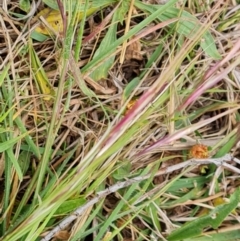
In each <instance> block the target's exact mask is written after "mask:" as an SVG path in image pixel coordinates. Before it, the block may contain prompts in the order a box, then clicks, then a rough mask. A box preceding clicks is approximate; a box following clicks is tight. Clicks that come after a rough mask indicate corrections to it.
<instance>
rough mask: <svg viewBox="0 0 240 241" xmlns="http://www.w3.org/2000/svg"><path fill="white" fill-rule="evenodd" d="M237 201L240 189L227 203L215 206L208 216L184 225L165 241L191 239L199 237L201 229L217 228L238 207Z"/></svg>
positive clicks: (239, 197) (239, 198)
mask: <svg viewBox="0 0 240 241" xmlns="http://www.w3.org/2000/svg"><path fill="white" fill-rule="evenodd" d="M239 201H240V188H238V189H237V190H236V191H235V192H234V193H233V194H232V195H231V197H230V201H229V203H227V204H223V205H220V206H217V207H216V208H214V209H213V210H212V211H211V212H210V213H209V214H208V215H205V216H202V217H200V218H197V219H195V220H194V221H191V222H188V223H186V224H185V225H183V226H182V227H181V228H179V229H177V230H176V231H174V232H172V233H171V234H170V235H169V236H168V238H167V240H169V241H177V240H183V239H186V238H192V237H196V236H198V235H201V233H202V232H203V229H204V228H206V227H212V228H214V229H216V228H218V227H219V225H221V223H222V222H223V221H224V219H225V218H226V217H227V216H228V215H229V214H230V213H231V212H232V211H233V210H234V209H235V208H236V207H237V206H238V203H239Z"/></svg>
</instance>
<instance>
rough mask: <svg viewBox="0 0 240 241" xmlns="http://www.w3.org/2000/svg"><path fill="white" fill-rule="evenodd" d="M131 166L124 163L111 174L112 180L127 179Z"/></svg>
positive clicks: (128, 163) (128, 162) (127, 162)
mask: <svg viewBox="0 0 240 241" xmlns="http://www.w3.org/2000/svg"><path fill="white" fill-rule="evenodd" d="M131 166H132V165H131V163H130V161H128V160H127V161H125V162H124V163H123V165H121V166H120V167H119V168H117V170H116V171H115V172H114V173H113V178H115V179H116V180H123V179H124V180H125V178H127V177H128V176H129V174H130V171H131Z"/></svg>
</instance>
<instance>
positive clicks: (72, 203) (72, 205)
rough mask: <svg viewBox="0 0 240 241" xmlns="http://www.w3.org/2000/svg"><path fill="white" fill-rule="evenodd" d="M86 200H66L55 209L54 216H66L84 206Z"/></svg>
mask: <svg viewBox="0 0 240 241" xmlns="http://www.w3.org/2000/svg"><path fill="white" fill-rule="evenodd" d="M85 203H86V200H85V199H84V198H75V199H71V200H67V201H65V202H63V203H62V204H61V206H60V207H59V208H58V209H57V211H56V212H55V213H54V215H66V214H68V213H70V212H72V211H74V210H75V209H77V208H78V207H80V206H82V205H84V204H85Z"/></svg>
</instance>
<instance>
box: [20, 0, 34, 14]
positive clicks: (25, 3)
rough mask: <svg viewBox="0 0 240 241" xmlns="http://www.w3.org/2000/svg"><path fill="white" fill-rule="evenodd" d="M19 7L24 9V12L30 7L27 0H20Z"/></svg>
mask: <svg viewBox="0 0 240 241" xmlns="http://www.w3.org/2000/svg"><path fill="white" fill-rule="evenodd" d="M19 7H20V8H21V9H22V10H23V11H25V12H29V10H30V9H31V4H30V1H29V0H20V1H19Z"/></svg>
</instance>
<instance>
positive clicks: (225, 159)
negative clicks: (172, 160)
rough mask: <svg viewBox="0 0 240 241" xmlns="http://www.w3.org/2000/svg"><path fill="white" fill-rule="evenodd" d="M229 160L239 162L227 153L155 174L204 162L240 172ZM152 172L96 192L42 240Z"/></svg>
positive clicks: (190, 161)
mask: <svg viewBox="0 0 240 241" xmlns="http://www.w3.org/2000/svg"><path fill="white" fill-rule="evenodd" d="M229 161H235V162H237V163H239V160H238V159H237V158H233V157H232V156H231V155H230V154H226V155H225V156H223V157H220V158H210V159H190V160H188V161H185V162H182V163H179V164H176V165H173V166H170V167H166V168H162V169H160V170H159V171H158V172H157V173H156V174H155V175H154V176H160V175H163V174H168V173H171V172H173V171H176V170H179V169H182V168H186V167H189V166H194V167H195V166H199V165H203V164H215V165H216V166H222V167H224V168H226V169H228V170H230V171H232V172H236V173H238V174H240V169H238V168H236V167H234V166H232V165H230V164H228V163H227V162H229ZM151 176H152V174H148V175H145V176H140V177H135V178H132V179H129V180H126V181H123V182H119V183H116V184H115V185H113V186H111V187H109V188H107V189H105V190H104V191H101V192H98V193H96V197H95V198H93V199H92V200H90V201H89V202H88V203H86V204H84V205H82V206H80V207H79V208H78V209H76V210H75V211H74V212H73V213H72V214H71V215H70V216H68V217H66V218H65V219H63V220H62V222H61V223H60V224H59V225H57V226H56V227H55V228H54V229H53V230H52V231H50V232H49V233H48V234H47V235H46V236H45V237H44V238H42V239H41V241H49V240H50V239H51V238H52V237H54V236H55V234H57V233H58V232H60V231H62V230H64V229H65V228H66V227H68V226H69V225H70V224H71V223H72V222H73V221H74V220H76V219H77V218H78V217H79V216H80V215H81V214H82V213H83V212H84V211H85V210H86V209H88V208H89V207H91V206H92V205H94V204H96V203H97V202H99V201H100V200H101V199H102V198H105V197H106V196H108V195H109V194H111V193H114V192H116V191H118V190H119V189H122V188H124V187H128V186H131V185H132V184H134V183H138V182H141V181H143V180H146V179H148V178H150V177H151Z"/></svg>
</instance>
